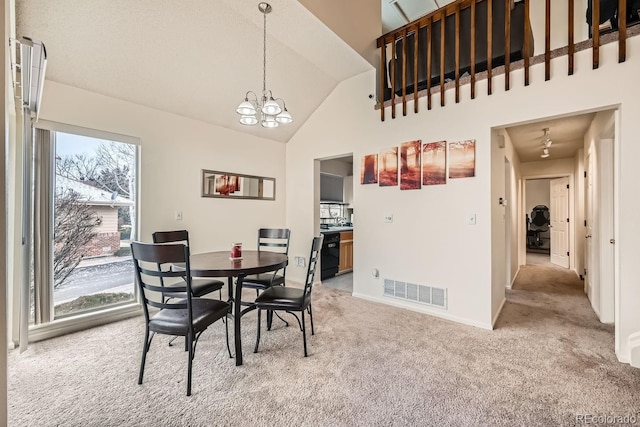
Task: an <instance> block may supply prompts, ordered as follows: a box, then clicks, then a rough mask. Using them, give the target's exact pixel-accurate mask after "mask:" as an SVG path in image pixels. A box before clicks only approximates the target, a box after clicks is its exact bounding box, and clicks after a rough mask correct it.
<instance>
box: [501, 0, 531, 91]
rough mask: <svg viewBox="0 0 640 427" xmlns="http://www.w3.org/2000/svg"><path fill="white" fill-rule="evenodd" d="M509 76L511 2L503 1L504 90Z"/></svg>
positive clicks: (507, 85)
mask: <svg viewBox="0 0 640 427" xmlns="http://www.w3.org/2000/svg"><path fill="white" fill-rule="evenodd" d="M525 37H526V35H525ZM510 77H511V2H510V1H505V2H504V90H509V83H510Z"/></svg>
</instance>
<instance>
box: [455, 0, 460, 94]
mask: <svg viewBox="0 0 640 427" xmlns="http://www.w3.org/2000/svg"><path fill="white" fill-rule="evenodd" d="M455 18H456V19H455V22H456V39H455V55H456V58H455V59H456V104H458V103H459V102H460V3H456V12H455Z"/></svg>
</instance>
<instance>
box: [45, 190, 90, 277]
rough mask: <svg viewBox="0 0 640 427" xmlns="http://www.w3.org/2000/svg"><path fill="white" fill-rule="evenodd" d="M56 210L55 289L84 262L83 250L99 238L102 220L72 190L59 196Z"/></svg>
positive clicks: (56, 201) (56, 199)
mask: <svg viewBox="0 0 640 427" xmlns="http://www.w3.org/2000/svg"><path fill="white" fill-rule="evenodd" d="M54 209H55V215H54V218H53V221H54V229H55V230H56V233H55V238H54V240H53V254H54V255H53V259H54V263H53V280H54V284H53V287H54V289H56V288H58V287H59V286H60V285H62V284H63V283H64V281H65V279H66V278H67V277H68V276H69V274H71V272H72V271H73V270H74V269H75V268H76V266H77V265H78V264H79V263H80V261H81V260H82V255H83V253H82V252H83V247H84V245H86V244H87V243H89V242H90V241H91V239H93V238H94V237H95V236H96V227H97V225H98V221H99V220H98V218H97V217H96V215H95V214H94V213H93V211H92V210H91V207H90V206H89V205H88V204H86V203H84V202H83V201H82V200H81V199H80V194H78V193H77V192H75V191H73V190H66V191H64V192H63V193H60V194H57V195H56V197H55V207H54Z"/></svg>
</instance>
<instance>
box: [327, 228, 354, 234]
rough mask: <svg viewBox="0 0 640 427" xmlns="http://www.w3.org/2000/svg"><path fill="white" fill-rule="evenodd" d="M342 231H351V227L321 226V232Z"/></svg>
mask: <svg viewBox="0 0 640 427" xmlns="http://www.w3.org/2000/svg"><path fill="white" fill-rule="evenodd" d="M343 231H353V227H331V228H326V229H325V228H321V229H320V233H321V234H330V233H341V232H343Z"/></svg>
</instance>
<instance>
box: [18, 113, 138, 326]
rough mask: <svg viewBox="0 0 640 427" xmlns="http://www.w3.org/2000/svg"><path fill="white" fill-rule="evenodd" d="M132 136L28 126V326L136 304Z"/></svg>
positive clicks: (134, 183) (65, 127)
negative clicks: (32, 134)
mask: <svg viewBox="0 0 640 427" xmlns="http://www.w3.org/2000/svg"><path fill="white" fill-rule="evenodd" d="M60 129H62V130H60ZM132 139H133V138H129V137H121V136H119V135H112V134H106V133H103V132H97V131H90V130H86V129H77V128H73V127H69V126H64V125H57V126H56V124H52V125H50V126H48V129H36V130H35V138H34V156H33V158H34V164H33V171H34V172H33V185H32V189H33V210H32V218H33V221H32V224H33V245H32V251H31V258H32V280H31V286H30V290H31V292H30V295H31V298H30V299H31V304H30V305H31V310H30V312H31V313H30V314H31V315H30V323H31V324H32V325H41V324H46V323H49V322H52V321H54V320H60V319H65V318H71V317H72V316H76V315H81V314H83V315H85V316H84V317H85V318H86V315H89V316H90V315H91V313H99V312H100V311H102V310H104V309H107V308H113V307H117V306H122V305H130V304H131V303H132V302H135V301H136V291H135V286H134V275H133V266H132V261H131V252H130V248H129V244H130V242H131V240H132V239H134V238H135V232H136V229H137V221H136V218H137V208H136V207H137V204H136V200H137V191H136V189H137V165H138V161H137V156H138V146H137V144H135V143H132V141H131V140H132ZM134 142H135V141H134Z"/></svg>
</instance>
